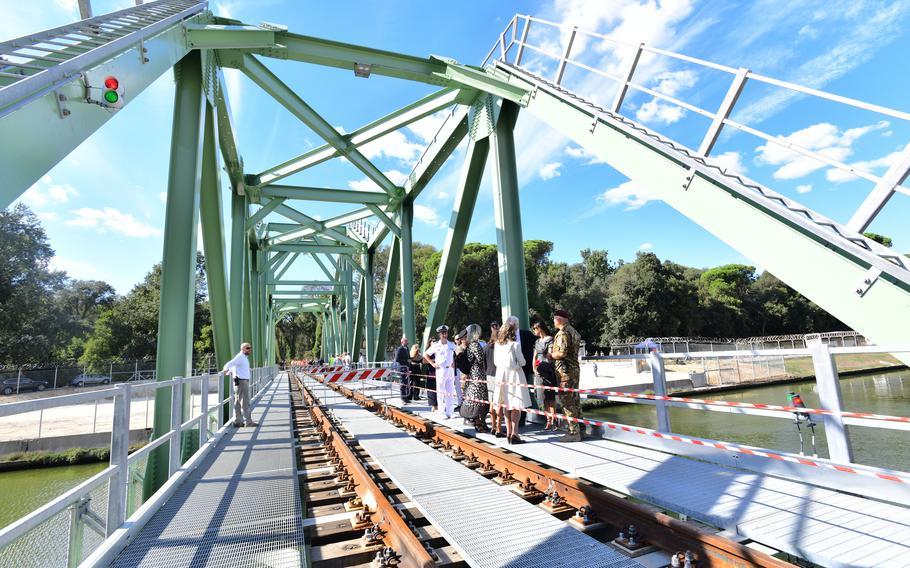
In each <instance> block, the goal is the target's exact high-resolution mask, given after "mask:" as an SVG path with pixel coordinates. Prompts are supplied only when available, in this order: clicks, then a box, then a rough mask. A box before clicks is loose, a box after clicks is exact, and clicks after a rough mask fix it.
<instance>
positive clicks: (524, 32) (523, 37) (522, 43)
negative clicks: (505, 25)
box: [515, 16, 531, 67]
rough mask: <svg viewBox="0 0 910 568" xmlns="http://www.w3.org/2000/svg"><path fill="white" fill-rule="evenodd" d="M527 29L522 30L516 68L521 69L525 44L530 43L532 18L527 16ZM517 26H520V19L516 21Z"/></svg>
mask: <svg viewBox="0 0 910 568" xmlns="http://www.w3.org/2000/svg"><path fill="white" fill-rule="evenodd" d="M524 18H525V27H524V28H523V29H522V30H521V39H520V40H519V41H518V53H516V54H515V66H516V67H521V56H522V55H524V52H525V42H527V41H528V30H529V29H530V28H531V17H530V16H525V17H524ZM515 25H516V26H517V25H518V19H517V18H516V20H515Z"/></svg>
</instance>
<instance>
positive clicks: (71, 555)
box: [66, 497, 91, 568]
mask: <svg viewBox="0 0 910 568" xmlns="http://www.w3.org/2000/svg"><path fill="white" fill-rule="evenodd" d="M90 502H91V499H89V498H88V497H83V498H82V499H80V500H79V501H78V502H76V503H73V505H72V507H70V530H69V544H68V545H67V547H66V565H67V568H76V566H79V565H80V564H81V563H82V541H83V538H82V537H83V535H84V534H85V521H83V520H82V516H83V515H84V514H85V511H86V509H87V508H88V504H89V503H90Z"/></svg>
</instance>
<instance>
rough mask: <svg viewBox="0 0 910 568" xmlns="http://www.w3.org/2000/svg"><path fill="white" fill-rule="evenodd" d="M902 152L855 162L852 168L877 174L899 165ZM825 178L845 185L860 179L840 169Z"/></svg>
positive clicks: (829, 171)
mask: <svg viewBox="0 0 910 568" xmlns="http://www.w3.org/2000/svg"><path fill="white" fill-rule="evenodd" d="M901 154H902V152H899V151H898V152H892V153H890V154H888V155H887V156H882V157H881V158H878V159H875V160H866V161H861V162H853V163H852V164H850V167H851V168H853V169H854V170H859V171H862V172H865V173H875V170H878V169H882V168H889V167H891V166H892V165H893V164H895V163H897V161H898V160H900V158H901ZM825 178H826V179H827V180H828V181H830V182H833V183H845V182H848V181H853V180H856V179H860V178H859V177H858V176H855V175H853V174H851V173H850V172H846V171H844V170H842V169H839V168H831V169H829V170H828V171H826V172H825Z"/></svg>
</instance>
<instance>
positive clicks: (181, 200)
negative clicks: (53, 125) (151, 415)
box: [144, 53, 204, 497]
mask: <svg viewBox="0 0 910 568" xmlns="http://www.w3.org/2000/svg"><path fill="white" fill-rule="evenodd" d="M200 59H201V58H200V56H199V54H198V53H192V54H189V55H187V56H186V57H185V58H184V59H183V60H182V61H181V62H180V65H179V67H178V68H177V69H176V76H177V86H176V89H175V94H174V119H173V127H172V132H171V158H170V167H169V172H168V189H167V202H166V205H165V207H166V213H165V217H164V254H163V259H162V263H161V265H162V270H161V302H160V306H161V307H160V310H159V313H158V345H157V350H156V353H157V355H156V368H157V369H158V380H159V381H166V380H169V379H173V378H174V377H188V376H190V374H191V372H192V358H193V320H194V318H193V308H194V300H195V295H196V224H197V220H198V215H199V191H200V184H201V179H200V177H201V162H202V154H203V150H202V128H201V125H202V110H203V100H204V97H203V93H202V66H201V61H200ZM187 402H189V401H188V400H187ZM185 406H186V405H185ZM186 417H187V415H186V414H184V416H182V417H181V422H182V421H183V419H184V418H186ZM170 429H171V388H161V389H157V390H156V391H155V419H154V422H153V429H152V439H154V438H158V437H160V436H162V435H164V434H165V433H167V432H168V431H170ZM172 443H178V442H176V441H172V442H170V443H169V444H172ZM169 444H164V445H163V446H159V447H158V448H156V449H155V450H154V451H153V452H152V454H151V455H150V457H149V464H148V471H147V473H146V476H145V482H144V493H145V495H146V497H148V496H150V495H152V494H153V493H154V492H155V491H156V490H158V488H160V487H161V486H162V485H164V482H165V481H167V479H168V477H169V471H168V446H169Z"/></svg>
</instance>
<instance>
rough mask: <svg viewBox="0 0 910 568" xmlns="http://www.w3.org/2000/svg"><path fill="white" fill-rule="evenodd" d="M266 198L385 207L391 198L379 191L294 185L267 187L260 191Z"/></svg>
mask: <svg viewBox="0 0 910 568" xmlns="http://www.w3.org/2000/svg"><path fill="white" fill-rule="evenodd" d="M260 194H261V195H264V196H266V197H271V198H275V197H281V198H287V199H300V200H305V201H327V202H330V203H358V204H360V203H363V204H367V203H369V204H374V203H379V204H383V205H385V204H386V203H388V202H389V196H388V195H387V194H385V193H381V192H378V191H354V190H351V189H328V188H322V187H300V186H294V185H267V186H264V187H262V188H261V189H260Z"/></svg>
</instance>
